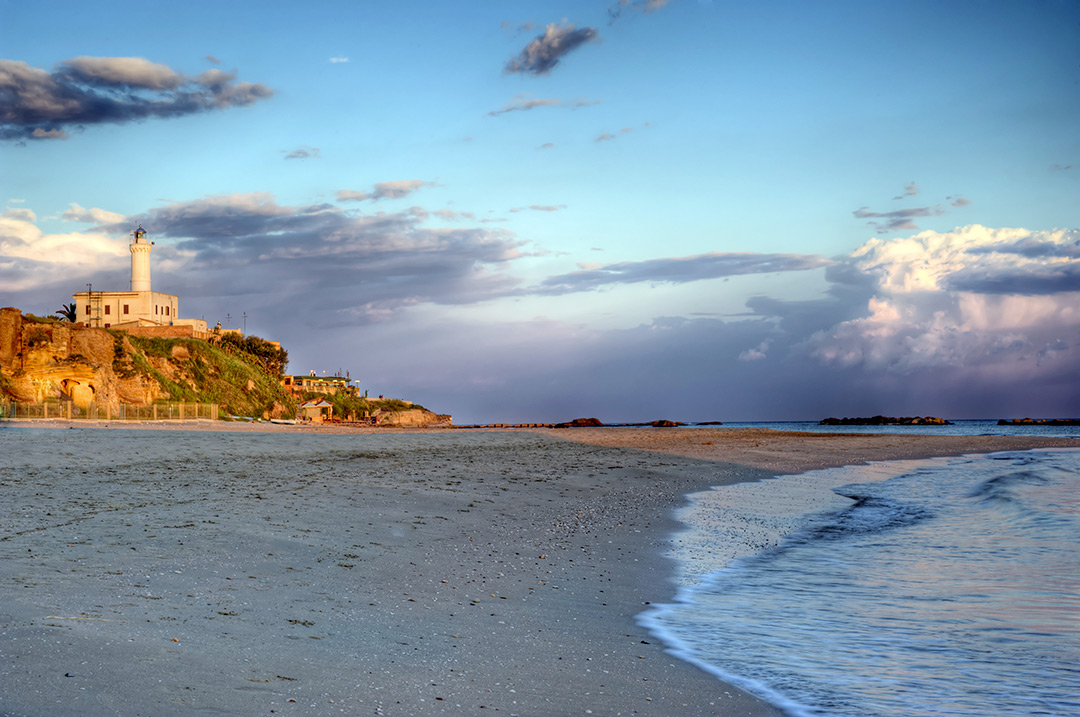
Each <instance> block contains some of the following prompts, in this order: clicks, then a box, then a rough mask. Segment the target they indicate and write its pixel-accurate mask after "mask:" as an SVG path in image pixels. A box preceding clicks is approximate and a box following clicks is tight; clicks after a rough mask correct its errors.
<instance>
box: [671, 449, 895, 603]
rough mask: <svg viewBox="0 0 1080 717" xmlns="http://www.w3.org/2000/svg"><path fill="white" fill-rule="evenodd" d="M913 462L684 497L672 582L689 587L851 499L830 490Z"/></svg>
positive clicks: (874, 465) (794, 477)
mask: <svg viewBox="0 0 1080 717" xmlns="http://www.w3.org/2000/svg"><path fill="white" fill-rule="evenodd" d="M914 465H915V463H914V462H913V461H888V462H879V463H871V464H868V465H861V466H844V467H841V468H826V469H822V470H816V471H809V472H807V473H800V474H798V475H785V476H778V477H776V478H768V479H765V480H761V481H753V482H748V483H735V484H732V485H724V486H717V487H714V488H710V489H709V490H706V491H701V492H699V493H691V494H690V495H688V496H687V498H688V499H689V501H690V502H689V504H688V505H686V506H685V507H683V508H680V509H679V510H677V511H676V512H675V518H676V520H678V521H679V522H681V523H683V524H684V525H685V526H686V528H685V529H683V530H680V531H677V532H676V533H675V534H674V535H673V536H672V538H671V551H670V553H669V557H671V558H673V559H674V560H675V562H676V566H677V567H676V576H675V580H676V584H677V585H679V586H680V587H692V586H694V585H697V584H699V583H700V582H701V581H702V579H703V578H705V577H706V576H708V575H711V574H712V573H715V572H717V571H718V570H722V569H724V568H725V567H726V566H728V565H730V564H731V563H732V562H733V561H735V560H738V559H740V558H746V557H749V556H751V555H756V554H758V553H761V552H762V551H765V550H768V549H770V548H775V547H776V546H777V545H779V544H780V542H781V541H782V540H783V539H784V538H785V537H787V536H788V535H791V534H792V533H794V532H795V531H797V530H801V529H803V528H805V527H807V526H808V525H811V524H812V523H813V516H815V515H822V514H831V513H834V512H836V511H839V510H842V509H844V508H846V507H847V506H849V505H851V503H852V500H851V499H850V498H845V497H844V496H841V495H837V494H836V493H834V492H833V490H834V489H835V488H839V487H840V486H844V485H848V484H851V483H872V482H878V481H883V480H888V479H889V478H893V477H895V476H896V475H899V474H900V473H902V472H904V471H907V470H910V469H911V468H913V466H914Z"/></svg>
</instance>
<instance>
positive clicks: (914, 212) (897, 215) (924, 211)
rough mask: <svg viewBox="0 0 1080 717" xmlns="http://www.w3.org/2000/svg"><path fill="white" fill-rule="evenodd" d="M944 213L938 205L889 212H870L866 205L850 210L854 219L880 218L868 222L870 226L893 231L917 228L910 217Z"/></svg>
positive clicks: (933, 215) (915, 217) (934, 215)
mask: <svg viewBox="0 0 1080 717" xmlns="http://www.w3.org/2000/svg"><path fill="white" fill-rule="evenodd" d="M942 214H945V210H944V209H942V208H941V207H940V206H936V205H935V206H933V207H912V208H911V209H896V210H893V211H891V212H872V211H870V209H869V208H867V207H860V208H858V209H856V210H855V211H854V212H852V215H853V216H854V217H855V218H856V219H880V220H882V221H872V222H868V224H870V225H871V226H874V227H877V229H878V230H879V231H883V232H894V231H899V230H901V229H915V230H918V228H919V227H918V226H916V224H915V222H913V221H911V220H912V219H917V218H919V217H940V216H941V215H942Z"/></svg>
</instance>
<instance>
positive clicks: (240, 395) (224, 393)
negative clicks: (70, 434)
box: [0, 308, 295, 418]
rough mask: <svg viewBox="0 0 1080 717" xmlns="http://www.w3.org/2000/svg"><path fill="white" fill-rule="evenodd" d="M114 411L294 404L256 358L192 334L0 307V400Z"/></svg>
mask: <svg viewBox="0 0 1080 717" xmlns="http://www.w3.org/2000/svg"><path fill="white" fill-rule="evenodd" d="M4 398H7V399H9V400H15V401H19V402H26V403H41V402H43V401H47V400H55V399H59V400H61V401H70V402H72V403H73V404H74V405H76V406H80V407H87V406H89V405H90V404H91V403H93V404H95V405H96V406H97V407H98V408H99V409H100V408H104V407H106V406H108V407H110V408H111V409H113V410H115V411H118V410H119V408H120V406H121V404H127V405H149V404H151V403H153V402H154V401H157V400H168V401H184V402H193V403H213V404H217V405H219V406H221V408H222V409H223V410H224V411H225V412H226V413H236V414H239V415H242V416H260V417H263V418H278V417H282V416H291V415H293V413H294V411H295V404H294V402H293V401H292V400H291V398H290V397H289V396H288V394H287V393H286V392H285V390H284V388H283V387H282V386H281V381H280V378H279V377H278V376H274V375H271V374H270V373H268V372H267V371H266V370H265V369H263V368H262V367H261V366H259V365H257V363H256V362H252V361H250V360H247V359H246V358H245V357H244V356H241V355H235V354H230V353H228V352H227V351H224V350H223V349H221V348H220V347H214V346H211V345H210V344H209V343H207V342H205V341H200V340H197V339H148V338H139V337H131V336H128V335H127V334H126V333H123V332H114V331H107V330H106V329H91V328H87V327H85V326H83V325H82V324H69V323H62V322H59V321H54V320H51V319H48V320H42V319H38V318H36V317H29V316H24V315H22V313H21V312H20V311H19V310H18V309H12V308H5V309H0V400H3V399H4Z"/></svg>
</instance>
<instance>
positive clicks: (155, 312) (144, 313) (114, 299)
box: [71, 226, 206, 338]
mask: <svg viewBox="0 0 1080 717" xmlns="http://www.w3.org/2000/svg"><path fill="white" fill-rule="evenodd" d="M153 247H154V243H153V242H151V241H149V240H148V239H147V238H146V231H145V230H144V229H143V228H142V227H141V226H140V227H139V228H138V229H136V230H135V231H133V232H131V244H130V245H129V246H128V249H129V250H130V251H131V288H130V290H129V291H80V292H79V293H77V294H73V295H72V297H71V298H72V299H74V300H75V310H76V311H77V312H78V318H77V319H76V320H77V321H80V322H82V323H83V324H86V325H87V326H93V327H97V328H105V329H108V328H113V329H125V330H129V331H131V333H138V334H145V335H156V336H193V337H196V338H205V336H206V322H205V321H204V320H202V319H182V318H180V297H178V296H175V295H174V294H164V293H162V292H160V291H153V290H152V289H151V288H150V252H151V251H152V250H153ZM91 288H92V287H91ZM155 327H158V328H155ZM140 328H145V329H149V330H139V329H140Z"/></svg>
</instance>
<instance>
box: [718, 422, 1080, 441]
mask: <svg viewBox="0 0 1080 717" xmlns="http://www.w3.org/2000/svg"><path fill="white" fill-rule="evenodd" d="M724 425H725V426H727V427H729V428H772V429H774V430H777V431H811V432H814V433H901V434H903V433H911V434H919V433H925V434H929V435H932V436H1054V437H1060V436H1069V437H1074V438H1080V426H1035V425H1026V426H1025V425H1019V426H999V425H997V420H996V419H994V420H966V421H954V422H953V425H951V426H822V425H819V424H818V422H817V421H776V422H771V423H751V422H738V421H736V422H732V423H725V424H724Z"/></svg>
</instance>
